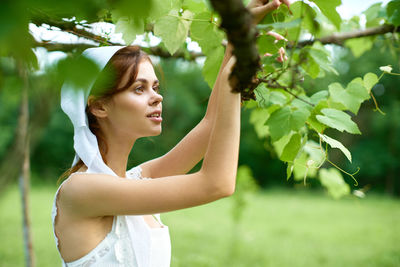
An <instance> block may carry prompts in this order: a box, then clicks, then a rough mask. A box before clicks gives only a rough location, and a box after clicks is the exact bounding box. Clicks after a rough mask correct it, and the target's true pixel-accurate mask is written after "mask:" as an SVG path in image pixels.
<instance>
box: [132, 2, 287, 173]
mask: <svg viewBox="0 0 400 267" xmlns="http://www.w3.org/2000/svg"><path fill="white" fill-rule="evenodd" d="M282 3H284V4H286V5H288V6H289V1H288V0H284V1H279V0H274V1H270V2H268V0H267V1H265V0H264V1H263V0H252V1H251V2H250V3H249V4H248V6H247V7H248V8H249V9H250V11H251V13H252V14H253V18H254V21H253V23H254V24H258V23H259V22H260V21H261V20H262V19H263V18H264V16H265V15H266V14H268V13H269V12H271V11H272V10H274V9H276V8H278V7H279V6H280V5H281V4H282ZM273 36H274V37H276V38H277V39H280V38H283V37H282V36H280V35H277V34H275V35H273ZM231 56H232V46H231V44H230V43H228V44H227V46H226V49H225V55H224V59H223V60H222V63H221V66H220V69H219V72H218V75H217V79H216V82H215V84H214V87H213V90H212V92H211V95H210V98H209V101H208V105H207V111H206V114H205V116H204V118H203V119H202V120H201V121H200V122H199V123H198V124H197V125H196V127H194V128H193V129H192V130H191V131H190V132H189V133H188V134H187V135H186V136H185V137H184V138H183V139H182V140H181V141H180V142H179V143H178V144H177V145H176V146H175V147H173V148H172V149H171V150H170V151H169V152H168V153H166V154H165V155H163V156H161V157H158V158H156V159H153V160H150V161H147V162H144V163H143V164H141V165H140V166H141V168H142V170H143V176H145V177H152V178H154V177H162V176H170V175H178V174H185V173H187V172H189V171H190V170H191V169H192V168H193V167H194V166H195V165H196V164H197V163H198V162H199V161H200V160H201V159H202V158H203V157H204V154H205V153H206V151H207V146H208V144H209V141H210V134H211V130H212V125H213V123H214V120H215V117H216V113H217V112H216V110H217V107H216V106H217V98H218V92H219V91H220V84H221V83H220V82H219V81H220V79H221V73H222V71H223V69H224V68H225V66H226V64H227V62H228V61H229V60H230V58H231Z"/></svg>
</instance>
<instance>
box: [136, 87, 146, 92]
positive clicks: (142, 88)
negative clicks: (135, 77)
mask: <svg viewBox="0 0 400 267" xmlns="http://www.w3.org/2000/svg"><path fill="white" fill-rule="evenodd" d="M143 90H144V87H143V86H138V87H136V88H135V91H136V92H138V91H140V92H143Z"/></svg>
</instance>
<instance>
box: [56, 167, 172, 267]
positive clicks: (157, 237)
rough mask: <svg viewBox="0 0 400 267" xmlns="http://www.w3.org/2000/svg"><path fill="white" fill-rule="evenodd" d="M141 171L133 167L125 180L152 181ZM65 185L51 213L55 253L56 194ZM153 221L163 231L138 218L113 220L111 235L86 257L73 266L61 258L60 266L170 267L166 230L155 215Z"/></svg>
mask: <svg viewBox="0 0 400 267" xmlns="http://www.w3.org/2000/svg"><path fill="white" fill-rule="evenodd" d="M141 171H142V169H141V168H140V167H139V166H137V167H134V168H132V169H131V170H129V171H127V172H126V177H127V178H128V179H151V178H143V177H142V176H141ZM72 175H73V174H72ZM68 178H69V177H68ZM68 178H67V179H66V180H68ZM66 180H65V181H66ZM65 181H64V182H65ZM64 182H63V183H62V184H61V185H60V186H59V188H58V190H57V192H56V194H55V197H54V202H53V210H52V221H53V233H54V239H55V242H56V246H57V250H58V239H57V236H56V234H55V230H54V221H55V218H56V216H57V205H56V200H57V194H58V191H59V190H60V188H61V186H62V185H63V184H64ZM155 217H156V218H157V219H158V221H159V222H160V224H161V225H163V227H160V228H151V227H149V226H148V224H147V223H146V222H145V221H144V219H143V216H141V215H140V216H139V215H135V216H133V215H119V216H114V220H113V224H112V229H111V231H110V232H109V233H108V234H107V236H106V237H105V238H104V239H103V240H102V241H101V242H100V243H99V244H98V245H97V246H96V247H95V248H93V249H92V250H91V251H90V252H89V253H88V254H86V255H85V256H83V257H81V258H79V259H77V260H74V261H72V262H65V261H64V260H63V258H62V257H61V254H60V257H61V262H62V266H67V267H78V266H79V267H88V266H93V267H94V266H96V267H106V266H107V267H114V266H118V267H169V266H170V262H171V241H170V236H169V229H168V226H166V225H164V224H163V223H162V222H161V218H160V214H155Z"/></svg>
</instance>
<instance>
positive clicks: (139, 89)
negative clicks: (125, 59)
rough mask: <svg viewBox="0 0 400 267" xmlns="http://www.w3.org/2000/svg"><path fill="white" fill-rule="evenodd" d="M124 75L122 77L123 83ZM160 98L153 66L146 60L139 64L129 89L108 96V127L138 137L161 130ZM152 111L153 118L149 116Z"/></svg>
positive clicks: (126, 78) (156, 133) (153, 134)
mask: <svg viewBox="0 0 400 267" xmlns="http://www.w3.org/2000/svg"><path fill="white" fill-rule="evenodd" d="M127 80H128V77H124V79H123V80H122V81H121V84H124V82H125V81H127ZM162 101H163V97H162V96H161V95H160V94H159V82H158V79H157V76H156V74H155V72H154V68H153V65H152V64H151V63H150V62H149V61H148V60H146V59H144V60H142V61H141V62H140V64H139V70H138V74H137V77H136V80H135V82H134V83H133V84H131V86H130V87H129V89H127V90H124V91H123V92H121V93H118V94H116V95H114V96H113V98H112V101H111V102H112V105H111V108H110V109H109V112H108V116H107V117H108V118H109V122H110V123H111V125H112V127H113V128H114V129H115V130H116V131H118V132H120V133H122V134H124V135H125V134H127V135H129V136H132V135H133V134H134V135H135V136H136V137H137V138H139V137H144V136H155V135H159V134H160V133H161V121H162V117H161V111H162ZM155 112H156V115H157V116H156V117H153V116H152V117H150V115H151V114H154V113H155Z"/></svg>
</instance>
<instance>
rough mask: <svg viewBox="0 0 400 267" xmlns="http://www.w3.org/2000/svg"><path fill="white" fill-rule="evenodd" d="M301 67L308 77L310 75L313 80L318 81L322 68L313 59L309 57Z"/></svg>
mask: <svg viewBox="0 0 400 267" xmlns="http://www.w3.org/2000/svg"><path fill="white" fill-rule="evenodd" d="M301 67H302V68H303V69H304V70H305V72H306V73H307V74H308V75H310V77H311V78H312V79H316V78H317V77H318V75H319V72H320V67H319V65H318V64H317V62H316V61H315V60H314V58H313V57H307V59H306V60H305V61H304V62H303V63H302V64H301Z"/></svg>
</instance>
